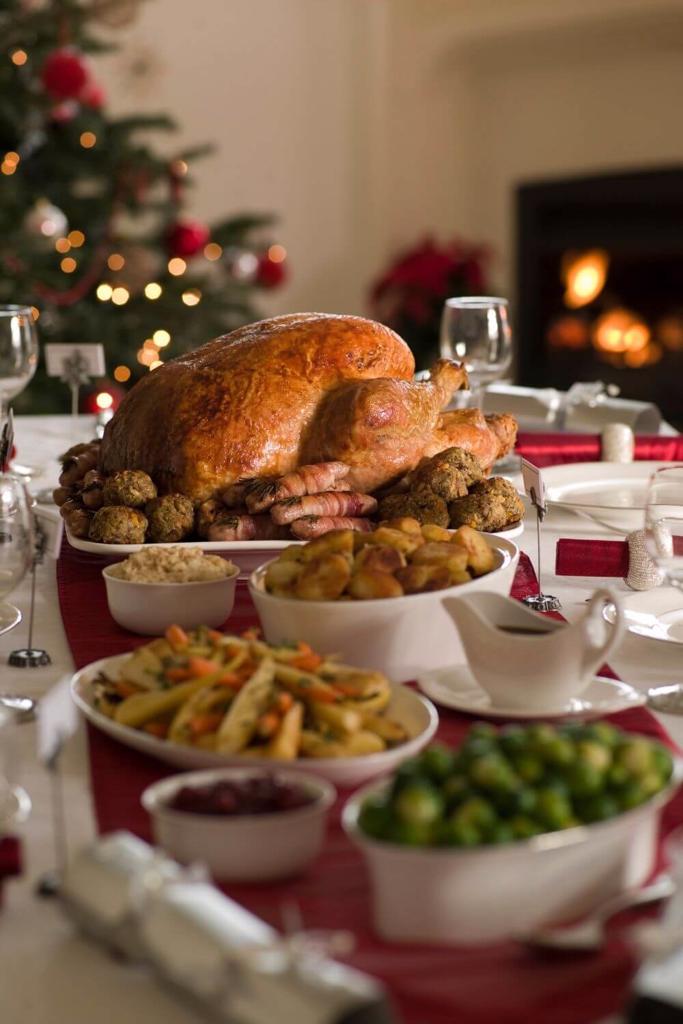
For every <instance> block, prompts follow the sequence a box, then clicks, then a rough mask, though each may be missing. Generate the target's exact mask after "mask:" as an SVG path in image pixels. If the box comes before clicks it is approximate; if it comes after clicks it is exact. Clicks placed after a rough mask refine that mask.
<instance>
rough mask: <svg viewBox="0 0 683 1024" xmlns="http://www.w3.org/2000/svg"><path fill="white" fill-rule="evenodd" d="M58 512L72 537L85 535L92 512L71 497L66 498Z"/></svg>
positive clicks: (88, 528) (86, 534)
mask: <svg viewBox="0 0 683 1024" xmlns="http://www.w3.org/2000/svg"><path fill="white" fill-rule="evenodd" d="M59 513H60V515H61V517H62V519H63V520H64V522H65V523H66V525H67V526H68V527H69V530H70V532H71V533H72V534H73V536H74V537H87V536H88V532H89V530H90V521H91V519H92V517H93V513H92V512H90V511H89V509H87V508H83V506H82V505H79V503H78V502H77V501H75V500H74V499H73V498H67V500H66V501H65V502H64V504H63V505H62V506H61V507H60V509H59Z"/></svg>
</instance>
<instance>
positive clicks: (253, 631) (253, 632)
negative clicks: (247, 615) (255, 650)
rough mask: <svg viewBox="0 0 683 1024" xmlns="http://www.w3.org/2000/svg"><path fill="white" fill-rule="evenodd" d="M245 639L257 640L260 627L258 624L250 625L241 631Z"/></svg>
mask: <svg viewBox="0 0 683 1024" xmlns="http://www.w3.org/2000/svg"><path fill="white" fill-rule="evenodd" d="M242 636H243V638H244V639H245V640H258V639H259V637H260V636H261V629H260V627H259V626H250V627H249V629H245V630H244V632H243V633H242Z"/></svg>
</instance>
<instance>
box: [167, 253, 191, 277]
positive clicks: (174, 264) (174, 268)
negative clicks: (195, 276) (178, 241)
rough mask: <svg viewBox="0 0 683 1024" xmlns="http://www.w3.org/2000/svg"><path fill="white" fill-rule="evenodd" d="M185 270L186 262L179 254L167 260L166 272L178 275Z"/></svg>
mask: <svg viewBox="0 0 683 1024" xmlns="http://www.w3.org/2000/svg"><path fill="white" fill-rule="evenodd" d="M186 270H187V263H186V262H185V260H184V259H181V257H180V256H174V257H173V258H172V259H170V260H169V261H168V272H169V274H173V276H174V277H180V276H181V274H184V273H185V271H186Z"/></svg>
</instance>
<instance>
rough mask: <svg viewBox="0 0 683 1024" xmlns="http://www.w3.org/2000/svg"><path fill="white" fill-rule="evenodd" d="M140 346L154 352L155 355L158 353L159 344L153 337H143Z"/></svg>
mask: <svg viewBox="0 0 683 1024" xmlns="http://www.w3.org/2000/svg"><path fill="white" fill-rule="evenodd" d="M142 347H143V349H149V350H150V351H151V352H154V355H155V356H158V355H159V346H158V345H157V343H156V342H155V341H154V339H153V338H145V340H144V341H143V343H142Z"/></svg>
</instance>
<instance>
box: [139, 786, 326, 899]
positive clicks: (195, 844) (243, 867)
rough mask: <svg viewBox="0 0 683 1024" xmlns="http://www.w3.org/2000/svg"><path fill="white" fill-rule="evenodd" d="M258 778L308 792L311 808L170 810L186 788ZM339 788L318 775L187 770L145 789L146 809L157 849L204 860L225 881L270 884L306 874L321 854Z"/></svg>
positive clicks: (182, 857) (191, 860)
mask: <svg viewBox="0 0 683 1024" xmlns="http://www.w3.org/2000/svg"><path fill="white" fill-rule="evenodd" d="M258 774H269V775H274V776H275V777H276V778H277V779H280V780H281V781H282V782H285V783H291V784H292V785H294V786H299V787H302V788H304V789H306V790H307V791H308V792H310V794H311V795H312V796H313V797H314V800H313V801H312V802H311V803H310V804H306V806H305V807H299V808H296V809H295V810H291V811H277V812H275V813H273V814H240V815H225V816H223V815H215V816H214V815H209V814H193V813H191V812H189V811H176V810H173V809H172V808H170V807H169V806H168V804H169V801H170V800H171V799H172V798H173V796H174V795H175V793H177V792H178V790H180V789H182V788H183V787H184V786H203V785H206V784H207V783H211V782H218V781H221V780H229V781H233V782H234V781H239V780H241V779H246V778H250V777H253V776H254V775H258ZM336 796H337V791H336V790H335V788H334V786H333V785H332V784H331V783H329V782H326V781H325V780H324V779H321V778H318V777H317V776H315V775H305V774H303V773H302V772H299V771H296V772H294V771H287V770H283V769H280V768H277V769H275V770H269V769H263V768H255V767H251V768H219V769H216V770H214V771H203V772H184V773H182V774H181V775H172V776H171V777H170V778H168V779H162V780H161V782H155V783H154V784H153V785H152V786H148V787H147V789H145V790H144V792H143V794H142V797H141V800H142V806H143V807H144V808H145V810H146V811H147V812H148V813H149V814H150V816H151V818H152V827H153V832H154V839H155V842H156V843H157V845H158V846H160V847H161V848H162V850H165V851H166V853H168V854H170V856H172V857H175V859H176V860H179V861H181V863H184V864H189V863H194V862H201V863H203V864H205V865H206V866H207V868H208V869H209V871H210V872H211V875H212V876H213V877H214V878H215V879H216V880H218V881H222V882H270V881H274V880H275V879H278V878H288V877H291V876H292V875H297V874H300V873H301V872H303V871H304V870H305V869H306V868H307V867H308V866H309V864H311V863H312V861H313V860H314V859H315V858H316V856H317V855H318V853H319V852H320V848H321V846H322V842H323V839H324V836H325V823H326V818H327V812H328V810H329V808H330V807H331V806H332V804H333V803H334V801H335V799H336Z"/></svg>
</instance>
